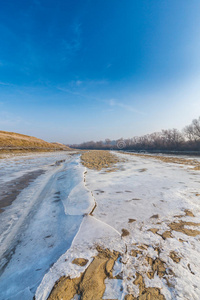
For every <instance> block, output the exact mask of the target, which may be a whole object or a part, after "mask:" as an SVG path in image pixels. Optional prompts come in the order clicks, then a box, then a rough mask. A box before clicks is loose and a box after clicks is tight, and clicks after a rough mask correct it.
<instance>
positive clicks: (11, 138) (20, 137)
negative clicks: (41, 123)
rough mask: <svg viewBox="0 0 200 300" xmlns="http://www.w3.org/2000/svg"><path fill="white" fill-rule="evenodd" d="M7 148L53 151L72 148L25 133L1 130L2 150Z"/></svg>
mask: <svg viewBox="0 0 200 300" xmlns="http://www.w3.org/2000/svg"><path fill="white" fill-rule="evenodd" d="M5 150H26V151H51V150H52V151H53V150H70V148H69V147H67V146H65V145H63V144H60V143H48V142H45V141H43V140H41V139H38V138H36V137H32V136H28V135H24V134H19V133H15V132H7V131H0V151H5Z"/></svg>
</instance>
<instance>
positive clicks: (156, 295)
mask: <svg viewBox="0 0 200 300" xmlns="http://www.w3.org/2000/svg"><path fill="white" fill-rule="evenodd" d="M134 284H135V285H138V286H139V296H138V297H134V296H133V295H126V296H125V300H165V297H164V296H163V295H162V294H161V292H160V289H159V288H155V287H149V288H146V287H145V283H144V279H143V277H142V275H141V274H139V273H136V279H135V281H134Z"/></svg>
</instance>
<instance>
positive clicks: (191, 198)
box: [0, 153, 200, 300]
mask: <svg viewBox="0 0 200 300" xmlns="http://www.w3.org/2000/svg"><path fill="white" fill-rule="evenodd" d="M51 155H52V154H51ZM51 155H50V154H48V155H44V156H40V157H38V158H37V157H31V159H33V162H28V158H26V159H25V160H24V164H26V165H27V168H26V167H22V166H21V165H23V159H22V160H21V162H20V163H19V164H17V163H16V161H15V160H14V159H13V162H12V161H9V163H8V173H7V171H6V169H5V168H6V164H7V163H6V162H1V161H0V172H2V173H1V174H4V173H5V174H7V175H6V177H5V179H1V180H2V182H3V180H4V181H6V180H9V178H12V179H13V176H18V175H17V174H19V173H20V174H24V173H26V172H27V170H28V171H31V170H33V169H34V170H37V169H41V168H42V169H43V168H44V169H45V170H46V173H45V174H43V175H41V176H40V177H39V178H37V179H36V180H35V181H34V182H33V183H31V184H30V186H29V187H28V188H26V189H25V190H23V191H22V192H21V194H20V195H19V196H18V198H17V199H16V200H15V201H14V202H13V204H12V205H11V206H10V207H8V208H6V210H5V212H3V213H2V214H1V215H0V217H1V218H3V219H2V220H3V222H2V224H1V226H0V229H1V238H2V246H1V247H2V248H1V249H2V252H3V253H6V254H7V255H4V257H3V260H2V261H3V263H2V264H4V272H3V273H2V276H1V283H0V290H1V293H2V297H1V299H5V300H6V299H7V300H8V299H17V300H18V299H22V300H23V299H28V300H29V299H32V298H31V297H33V295H34V294H35V296H36V300H45V299H47V298H48V295H49V293H50V292H51V289H52V288H53V286H54V284H55V281H56V280H58V279H59V278H60V277H61V276H63V275H66V276H68V275H69V276H71V277H72V278H73V277H77V276H80V274H81V273H83V272H84V270H85V269H86V268H87V267H88V265H89V264H90V263H91V261H92V259H93V257H94V256H95V255H97V250H96V246H97V245H100V246H102V247H104V248H109V249H110V250H116V251H119V252H120V253H121V256H120V258H119V259H118V260H117V262H116V263H115V266H114V270H113V276H114V277H115V276H117V275H120V274H121V275H122V276H123V279H116V278H113V279H106V282H105V283H106V290H105V293H104V297H103V298H104V299H124V296H125V295H126V294H128V293H130V294H134V295H135V296H137V295H138V292H139V289H138V286H136V285H135V284H134V279H135V276H136V272H139V273H140V274H142V276H143V278H144V282H145V285H146V287H157V288H160V289H161V293H162V294H163V295H164V296H165V298H166V299H167V300H170V299H177V300H181V299H188V300H191V299H194V300H198V299H200V274H199V270H200V255H199V246H200V245H199V243H200V235H196V236H188V235H186V234H184V233H183V232H177V231H174V230H173V231H172V238H167V239H163V238H162V236H161V235H162V234H163V232H165V231H169V230H170V227H169V225H170V223H172V222H179V221H180V220H181V221H186V222H194V223H200V206H199V201H200V191H199V187H200V177H199V171H195V170H193V168H192V166H189V165H187V166H184V165H179V164H174V163H164V162H162V161H158V160H156V159H152V158H148V159H147V158H142V157H136V156H131V155H127V154H122V153H118V154H116V155H118V157H119V158H120V159H121V158H122V159H123V162H120V163H118V164H117V171H115V172H106V170H105V171H104V170H102V171H94V170H88V169H87V172H86V169H85V168H84V167H83V166H82V165H81V164H80V159H79V156H78V155H75V156H72V157H71V156H66V154H65V158H62V154H58V157H56V156H54V158H53V156H51ZM20 159H21V158H20ZM62 159H65V162H62V163H61V164H60V165H56V164H55V161H58V160H62ZM50 164H53V165H54V166H51V167H50ZM31 165H33V166H32V167H31ZM18 166H19V173H18V171H17V168H18ZM32 168H33V169H32ZM3 172H4V173H3ZM9 172H10V175H8V174H9ZM9 176H10V177H9ZM95 203H96V208H95V209H94V211H93V214H92V216H90V215H88V213H89V212H90V211H91V210H92V208H93V207H94V204H95ZM185 210H190V211H191V212H192V213H193V214H194V217H192V216H186V213H185ZM152 228H153V229H158V232H157V234H155V233H153V232H151V231H150V230H149V229H152ZM185 228H188V229H193V230H200V226H190V225H189V226H188V225H187V226H185ZM122 229H126V230H128V232H129V234H128V235H127V236H124V237H122V236H121V234H122V232H123V231H122ZM139 247H142V249H143V250H142V254H140V253H139V254H138V255H136V256H134V255H131V251H133V250H137V251H138V250H140V248H139ZM6 249H7V252H6ZM11 249H13V253H9V251H10V250H11ZM156 249H157V250H156ZM158 249H159V253H158ZM8 250H9V251H8ZM171 251H174V252H175V253H176V254H177V256H178V257H180V258H181V260H180V262H178V263H176V262H174V261H173V260H172V259H171V258H170V252H171ZM78 257H82V258H86V259H88V260H89V261H88V263H87V265H86V266H84V267H81V266H77V265H74V264H72V261H73V259H74V258H78ZM147 257H150V258H152V259H156V258H157V257H159V259H161V260H162V261H163V262H164V264H165V267H166V272H167V275H166V276H167V278H168V280H169V283H170V286H169V285H168V283H167V281H166V279H165V277H163V278H160V277H159V276H158V274H155V275H154V278H153V279H149V277H148V276H147V272H148V271H150V265H149V264H148V263H147V260H146V258H147ZM6 259H7V260H8V261H6ZM170 274H171V275H170ZM76 298H77V299H78V297H76V296H75V298H74V299H76Z"/></svg>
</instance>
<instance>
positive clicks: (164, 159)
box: [123, 152, 200, 170]
mask: <svg viewBox="0 0 200 300" xmlns="http://www.w3.org/2000/svg"><path fill="white" fill-rule="evenodd" d="M123 154H128V155H134V156H140V157H144V158H150V159H151V158H153V159H157V160H160V161H162V162H166V163H174V164H180V165H188V166H194V170H200V162H199V161H198V160H196V159H186V158H179V157H168V156H157V155H147V154H137V153H130V152H123Z"/></svg>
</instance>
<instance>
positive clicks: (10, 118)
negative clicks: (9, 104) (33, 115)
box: [0, 111, 22, 126]
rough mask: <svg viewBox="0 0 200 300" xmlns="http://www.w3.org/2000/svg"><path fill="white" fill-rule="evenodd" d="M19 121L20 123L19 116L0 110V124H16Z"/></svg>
mask: <svg viewBox="0 0 200 300" xmlns="http://www.w3.org/2000/svg"><path fill="white" fill-rule="evenodd" d="M19 123H22V119H21V117H19V116H16V115H14V114H11V113H9V112H7V111H1V112H0V125H1V126H16V125H18V124H19Z"/></svg>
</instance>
